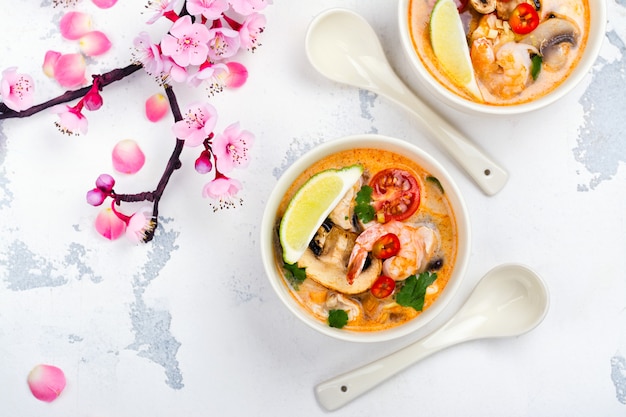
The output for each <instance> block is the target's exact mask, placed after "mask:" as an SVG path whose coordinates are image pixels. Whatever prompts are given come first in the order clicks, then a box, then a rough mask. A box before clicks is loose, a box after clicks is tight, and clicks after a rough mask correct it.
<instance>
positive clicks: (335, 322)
mask: <svg viewBox="0 0 626 417" xmlns="http://www.w3.org/2000/svg"><path fill="white" fill-rule="evenodd" d="M346 324H348V313H347V312H346V311H345V310H330V311H329V312H328V325H329V326H330V327H335V328H337V329H341V328H342V327H343V326H345V325H346Z"/></svg>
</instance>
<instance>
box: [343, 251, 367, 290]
mask: <svg viewBox="0 0 626 417" xmlns="http://www.w3.org/2000/svg"><path fill="white" fill-rule="evenodd" d="M366 259H367V251H366V250H364V249H363V248H359V249H357V248H356V247H355V250H353V251H352V253H351V254H350V260H349V261H348V273H347V275H346V279H347V280H348V284H350V285H352V283H353V282H354V279H355V278H356V277H357V276H358V275H359V274H360V273H361V271H362V270H363V266H364V265H365V261H366Z"/></svg>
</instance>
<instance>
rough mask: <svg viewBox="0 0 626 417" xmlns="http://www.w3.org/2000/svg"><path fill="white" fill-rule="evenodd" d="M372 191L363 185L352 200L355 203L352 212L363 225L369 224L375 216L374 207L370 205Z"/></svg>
mask: <svg viewBox="0 0 626 417" xmlns="http://www.w3.org/2000/svg"><path fill="white" fill-rule="evenodd" d="M372 191H373V189H372V187H370V186H369V185H364V186H363V187H361V189H360V190H359V192H358V193H356V198H355V199H354V201H355V203H356V206H355V207H354V212H355V213H356V215H357V217H358V218H359V219H360V220H361V221H362V222H363V223H369V222H371V221H372V220H374V217H375V216H376V210H374V207H373V206H372V205H371V201H372Z"/></svg>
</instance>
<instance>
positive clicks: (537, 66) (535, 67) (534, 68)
mask: <svg viewBox="0 0 626 417" xmlns="http://www.w3.org/2000/svg"><path fill="white" fill-rule="evenodd" d="M542 62H543V59H542V58H541V55H533V57H532V58H531V63H532V65H531V67H530V75H531V77H533V80H536V79H537V77H538V76H539V73H540V72H541V63H542Z"/></svg>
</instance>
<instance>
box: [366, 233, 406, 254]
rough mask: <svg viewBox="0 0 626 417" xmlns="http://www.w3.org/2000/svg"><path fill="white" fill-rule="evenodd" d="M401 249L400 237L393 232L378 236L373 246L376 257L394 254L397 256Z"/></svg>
mask: <svg viewBox="0 0 626 417" xmlns="http://www.w3.org/2000/svg"><path fill="white" fill-rule="evenodd" d="M399 251H400V239H398V236H396V235H395V234H393V233H387V234H386V235H383V236H381V237H380V238H378V240H377V241H376V242H374V246H372V255H374V258H378V259H387V258H391V257H392V256H396V255H397V254H398V252H399Z"/></svg>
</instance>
